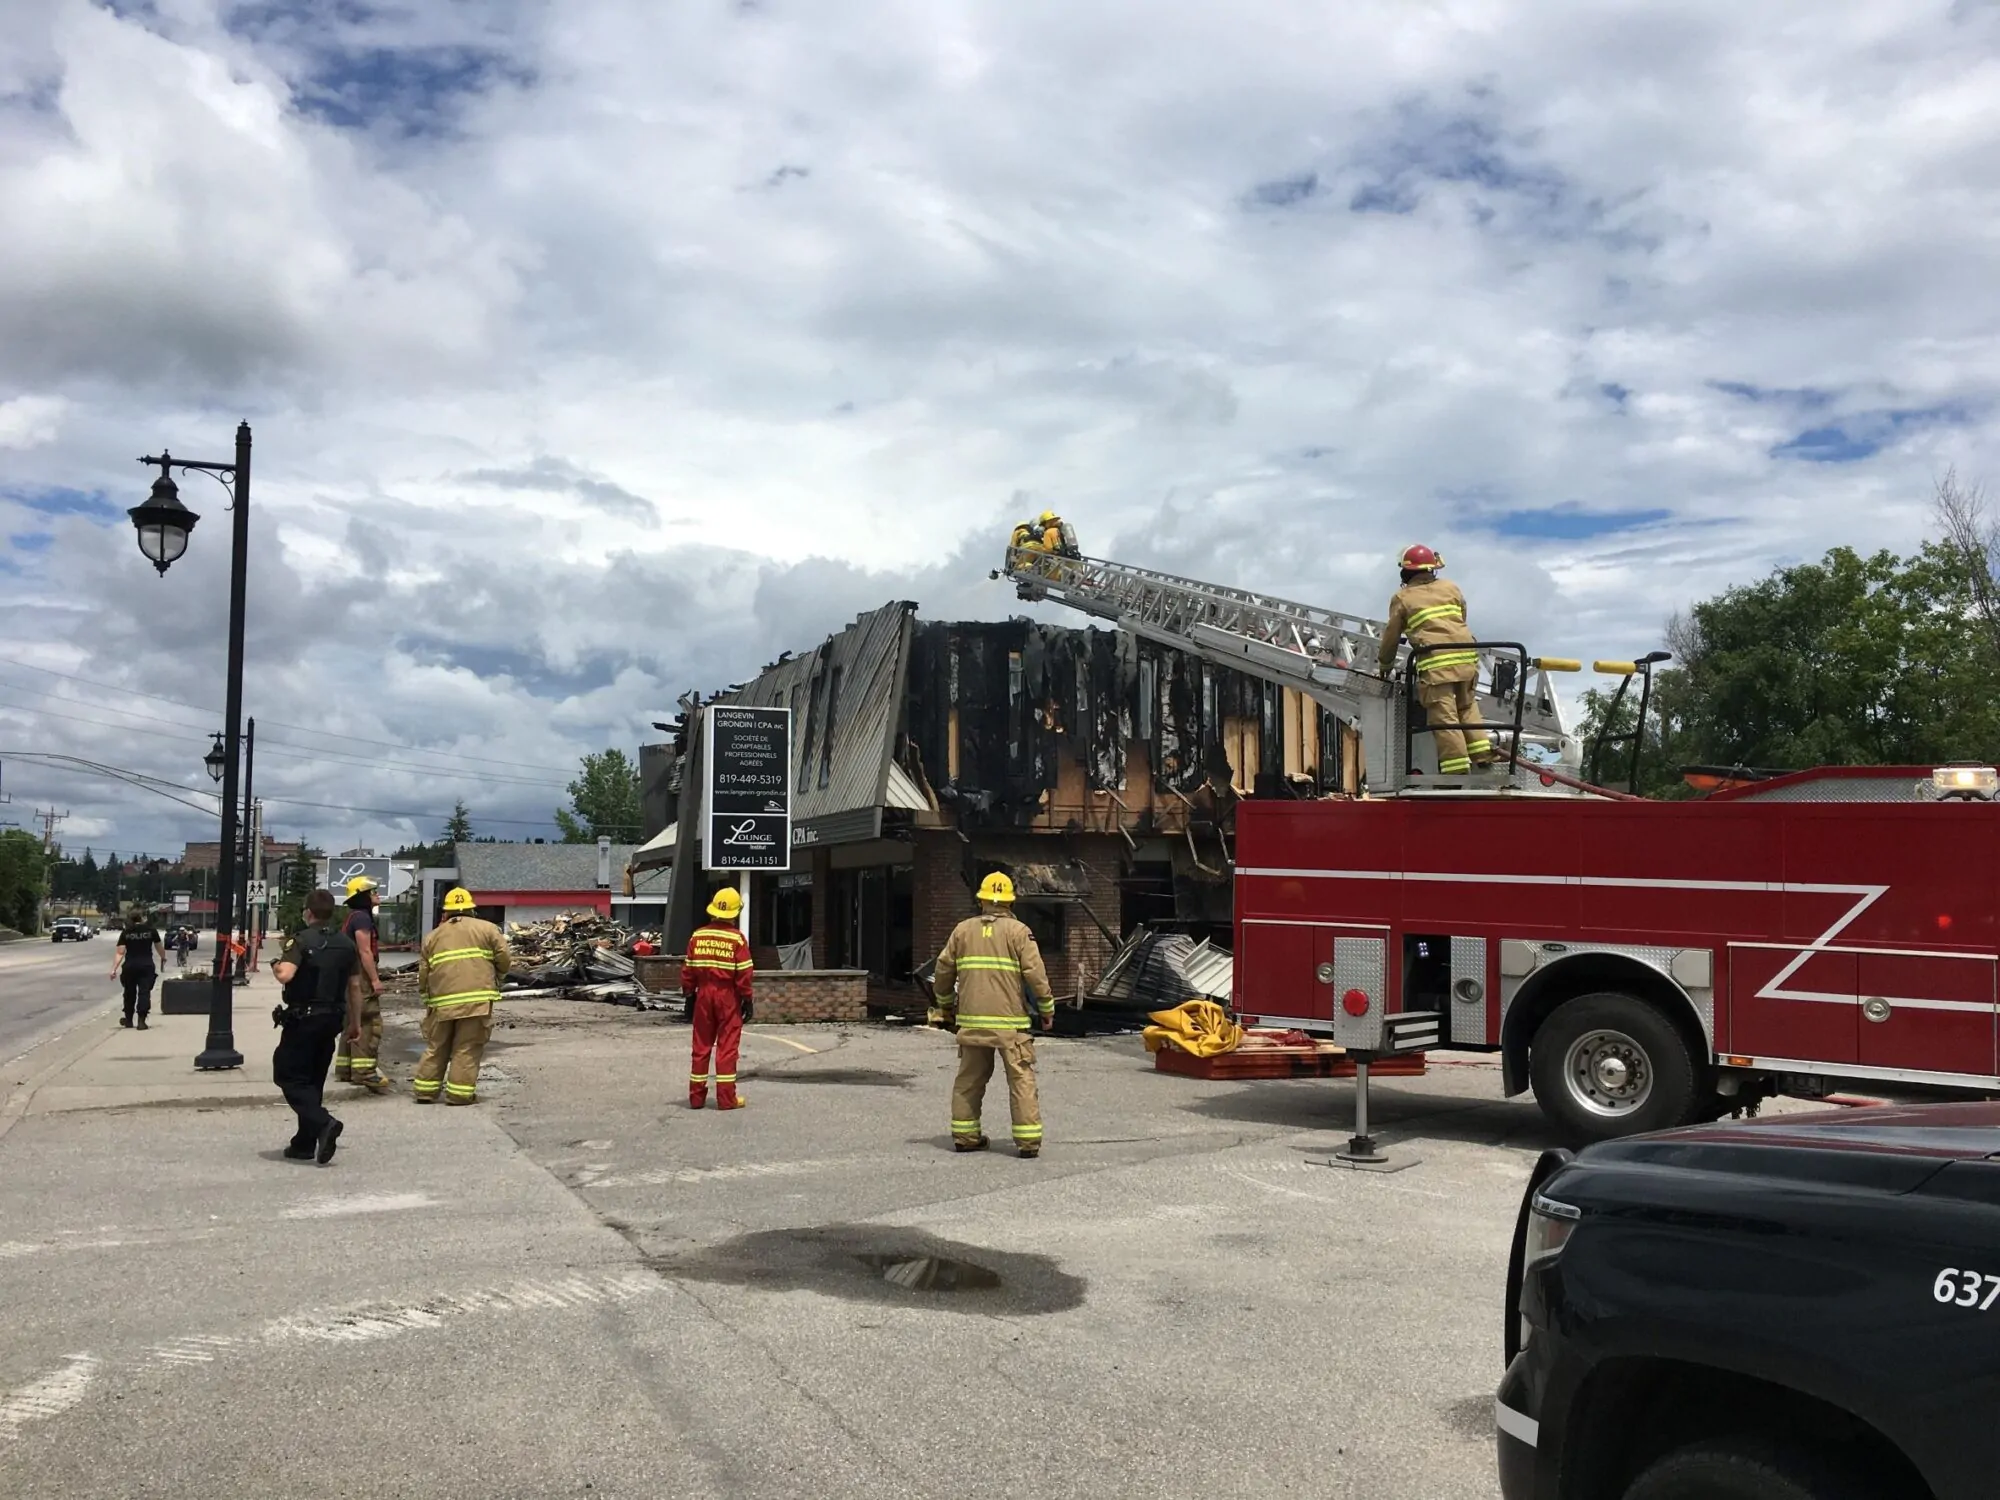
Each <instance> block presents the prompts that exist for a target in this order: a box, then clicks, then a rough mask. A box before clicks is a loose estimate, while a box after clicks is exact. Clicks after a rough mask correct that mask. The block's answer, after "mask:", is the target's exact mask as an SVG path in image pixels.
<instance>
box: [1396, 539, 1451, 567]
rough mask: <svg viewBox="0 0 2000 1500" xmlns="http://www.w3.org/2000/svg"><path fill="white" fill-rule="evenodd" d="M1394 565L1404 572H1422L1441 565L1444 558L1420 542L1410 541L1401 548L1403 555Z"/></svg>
mask: <svg viewBox="0 0 2000 1500" xmlns="http://www.w3.org/2000/svg"><path fill="white" fill-rule="evenodd" d="M1396 566H1397V567H1399V568H1401V569H1402V570H1403V571H1404V572H1405V573H1423V572H1429V571H1431V570H1433V569H1437V568H1441V567H1443V566H1444V559H1443V558H1441V557H1439V556H1438V555H1437V554H1436V553H1435V552H1433V551H1431V549H1430V548H1428V547H1426V546H1425V545H1424V544H1423V543H1422V542H1412V543H1411V544H1410V545H1409V546H1407V547H1405V548H1404V549H1403V556H1402V558H1401V559H1400V560H1399V561H1398V562H1397V564H1396Z"/></svg>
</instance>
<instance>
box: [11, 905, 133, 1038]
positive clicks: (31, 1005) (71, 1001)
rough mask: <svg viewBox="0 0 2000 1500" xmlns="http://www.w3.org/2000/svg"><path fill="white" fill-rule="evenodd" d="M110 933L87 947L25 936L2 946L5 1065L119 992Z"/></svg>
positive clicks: (96, 939)
mask: <svg viewBox="0 0 2000 1500" xmlns="http://www.w3.org/2000/svg"><path fill="white" fill-rule="evenodd" d="M110 967H111V938H110V936H109V935H108V934H99V935H98V936H97V937H94V938H92V939H90V940H89V941H88V942H83V943H52V942H50V941H49V940H48V939H47V938H24V939H22V940H21V941H20V942H18V943H7V944H5V945H4V946H0V1063H7V1062H11V1061H13V1060H14V1059H15V1058H17V1057H19V1056H20V1055H21V1054H22V1053H24V1052H26V1051H28V1050H29V1049H30V1048H32V1047H35V1046H37V1045H39V1044H41V1043H43V1042H46V1041H47V1040H48V1039H49V1038H50V1037H51V1036H54V1035H55V1034H56V1033H58V1032H61V1031H63V1030H65V1029H67V1028H68V1026H69V1025H70V1024H71V1023H73V1022H74V1021H75V1020H76V1019H77V1017H78V1016H80V1015H81V1014H82V1013H83V1012H84V1011H86V1010H88V1009H89V1008H90V1007H91V1006H93V1005H95V1004H97V1003H98V1002H100V1001H102V1000H107V999H109V998H110V997H111V996H113V995H115V994H117V993H118V987H117V986H116V985H115V984H113V983H112V982H111V981H110V980H108V979H106V978H105V977H104V974H105V971H106V970H107V969H109V968H110Z"/></svg>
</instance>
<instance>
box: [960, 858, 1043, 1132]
mask: <svg viewBox="0 0 2000 1500" xmlns="http://www.w3.org/2000/svg"><path fill="white" fill-rule="evenodd" d="M1013 902H1014V882H1013V881H1012V880H1010V879H1008V878H1007V876H1005V875H1003V874H1001V873H1000V872H999V871H998V870H996V871H994V872H993V873H992V874H991V875H988V876H987V877H986V878H985V879H984V880H982V881H980V882H979V915H978V916H976V917H967V918H966V919H965V920H964V921H963V922H960V923H959V924H958V926H957V927H955V928H953V929H952V934H951V936H950V938H948V939H947V940H946V941H945V945H944V952H942V953H940V954H939V955H938V961H937V975H936V977H935V979H934V980H933V981H932V989H933V990H934V991H935V992H936V995H937V1003H938V1009H939V1010H940V1011H941V1012H942V1013H943V1015H944V1018H945V1021H946V1024H950V1023H951V1022H952V1021H953V1020H954V1019H956V1021H957V1025H958V1079H957V1081H956V1082H955V1083H954V1084H953V1085H952V1091H951V1144H952V1149H953V1150H955V1151H984V1150H985V1149H986V1147H987V1145H988V1144H989V1143H988V1141H987V1139H986V1137H985V1136H984V1135H981V1134H980V1132H979V1109H980V1104H981V1102H982V1101H983V1100H984V1099H985V1097H986V1085H987V1083H988V1081H989V1080H991V1078H992V1077H993V1055H994V1054H995V1053H996V1052H997V1053H998V1054H999V1055H1000V1061H1001V1062H1002V1063H1004V1064H1006V1068H1007V1103H1008V1105H1009V1107H1010V1108H1011V1110H1012V1112H1013V1116H1014V1147H1015V1149H1016V1150H1018V1151H1019V1152H1020V1153H1021V1155H1023V1156H1039V1155H1040V1154H1041V1150H1042V1108H1041V1100H1040V1098H1039V1097H1038V1096H1037V1094H1036V1091H1035V1042H1034V1038H1033V1037H1031V1036H1029V1035H1028V1030H1029V1027H1030V1025H1031V1024H1033V1023H1032V1022H1031V1021H1030V1019H1029V1014H1030V1006H1031V1004H1032V1007H1033V1013H1034V1014H1035V1015H1036V1016H1038V1017H1039V1018H1040V1021H1041V1027H1042V1030H1044V1031H1047V1030H1049V1029H1050V1028H1051V1027H1053V1026H1054V1025H1055V1016H1056V998H1055V994H1054V993H1053V992H1052V991H1051V990H1050V989H1049V975H1048V970H1047V969H1045V968H1044V967H1043V966H1042V951H1041V949H1039V948H1037V947H1036V946H1035V935H1034V934H1033V933H1032V932H1030V931H1028V928H1027V925H1026V924H1025V923H1023V922H1020V921H1018V920H1016V919H1015V918H1014V917H1013V916H1012V915H1011V914H1009V912H1008V910H1007V908H1008V907H1009V906H1011V905H1013Z"/></svg>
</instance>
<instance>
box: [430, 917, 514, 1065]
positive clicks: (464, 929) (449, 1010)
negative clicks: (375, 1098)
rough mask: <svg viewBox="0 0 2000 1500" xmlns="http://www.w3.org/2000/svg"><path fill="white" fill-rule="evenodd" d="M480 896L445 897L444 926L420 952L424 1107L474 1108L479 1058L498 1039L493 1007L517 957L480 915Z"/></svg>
mask: <svg viewBox="0 0 2000 1500" xmlns="http://www.w3.org/2000/svg"><path fill="white" fill-rule="evenodd" d="M472 911H473V901H472V892H470V891H468V890H467V889H466V888H465V887H464V886H460V885H455V886H453V887H452V888H451V889H450V890H448V891H446V892H445V893H444V920H443V921H442V922H440V923H438V925H437V926H435V927H433V928H432V929H431V931H430V935H429V936H428V937H426V938H425V939H424V943H423V946H422V947H421V948H419V949H418V950H417V993H418V994H419V995H421V996H423V1000H424V1044H425V1045H424V1055H423V1058H422V1059H421V1060H420V1061H419V1062H418V1063H417V1073H416V1080H415V1083H414V1088H415V1090H416V1096H417V1103H419V1104H430V1103H433V1102H435V1100H436V1099H437V1096H438V1095H439V1093H442V1094H443V1095H444V1102H445V1103H447V1104H471V1103H472V1102H473V1101H474V1100H475V1099H476V1098H477V1096H478V1091H479V1060H480V1058H481V1057H483V1056H484V1055H485V1053H486V1042H487V1039H488V1038H490V1037H491V1036H492V1035H493V1005H494V1002H495V1001H497V1000H498V999H499V998H500V981H501V980H503V979H505V978H506V977H507V970H508V968H509V967H510V966H511V965H512V962H513V960H512V957H511V956H510V955H509V954H508V952H507V938H506V935H505V934H504V933H502V932H501V931H500V929H499V928H498V927H496V926H494V925H493V924H492V923H491V922H488V921H485V920H484V919H482V918H479V917H475V916H474V915H472Z"/></svg>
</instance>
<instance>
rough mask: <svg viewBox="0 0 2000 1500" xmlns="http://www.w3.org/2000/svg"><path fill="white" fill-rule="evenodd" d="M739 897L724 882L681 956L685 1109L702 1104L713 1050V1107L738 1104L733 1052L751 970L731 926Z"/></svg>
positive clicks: (745, 1012)
mask: <svg viewBox="0 0 2000 1500" xmlns="http://www.w3.org/2000/svg"><path fill="white" fill-rule="evenodd" d="M742 911H743V898H742V897H741V896H740V895H738V894H737V893H736V892H735V891H733V890H730V889H728V888H727V887H725V888H724V889H722V890H719V891H717V892H716V893H715V899H714V900H712V901H710V902H709V903H708V914H709V915H710V916H711V917H713V918H714V919H715V920H714V921H712V922H706V923H703V924H702V925H701V926H700V927H697V928H695V930H694V933H693V935H692V936H691V937H689V938H688V945H687V956H686V957H685V958H684V959H682V960H681V993H682V994H683V995H686V996H689V997H691V998H692V999H693V1001H694V1064H693V1066H692V1067H691V1068H689V1070H688V1108H689V1109H700V1108H701V1107H702V1106H703V1105H705V1104H707V1103H708V1062H709V1053H710V1052H711V1051H713V1053H714V1054H715V1107H716V1108H717V1109H741V1108H742V1107H743V1106H744V1104H745V1103H746V1102H747V1101H745V1099H744V1098H743V1096H742V1095H741V1094H739V1093H737V1092H736V1054H737V1049H738V1048H739V1047H741V1046H742V1043H743V1023H744V1022H745V1021H747V1020H749V1019H750V987H751V983H752V981H753V980H754V979H755V977H756V973H757V969H756V965H754V964H753V963H752V962H751V961H750V945H749V944H748V943H747V942H745V941H744V940H743V934H742V933H741V932H739V931H737V930H736V918H737V917H738V916H739V915H740V914H741V913H742Z"/></svg>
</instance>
